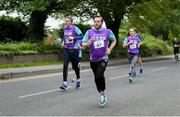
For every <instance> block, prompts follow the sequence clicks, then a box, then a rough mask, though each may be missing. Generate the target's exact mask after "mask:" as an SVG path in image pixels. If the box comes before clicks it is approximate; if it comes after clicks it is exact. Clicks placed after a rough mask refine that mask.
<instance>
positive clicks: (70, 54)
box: [63, 48, 80, 81]
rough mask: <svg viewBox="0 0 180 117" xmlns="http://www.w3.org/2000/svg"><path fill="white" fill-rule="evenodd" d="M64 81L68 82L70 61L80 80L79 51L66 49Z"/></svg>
mask: <svg viewBox="0 0 180 117" xmlns="http://www.w3.org/2000/svg"><path fill="white" fill-rule="evenodd" d="M63 61H64V65H63V81H67V75H68V65H69V61H71V63H72V68H73V70H74V71H75V73H76V78H77V79H79V78H80V72H79V71H80V69H79V66H78V64H79V52H78V49H66V48H65V50H64V56H63Z"/></svg>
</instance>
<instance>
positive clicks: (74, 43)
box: [64, 25, 77, 49]
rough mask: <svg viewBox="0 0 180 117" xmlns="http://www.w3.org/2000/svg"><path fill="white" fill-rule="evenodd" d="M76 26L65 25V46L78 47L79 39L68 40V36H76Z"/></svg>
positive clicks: (69, 47)
mask: <svg viewBox="0 0 180 117" xmlns="http://www.w3.org/2000/svg"><path fill="white" fill-rule="evenodd" d="M75 28H76V26H74V25H73V26H69V27H67V26H65V27H64V44H65V47H66V48H68V49H77V41H76V40H72V41H69V40H68V36H72V37H76V36H77V34H76V31H75Z"/></svg>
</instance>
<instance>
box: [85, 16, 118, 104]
mask: <svg viewBox="0 0 180 117" xmlns="http://www.w3.org/2000/svg"><path fill="white" fill-rule="evenodd" d="M102 24H103V17H102V16H97V17H95V18H94V28H92V29H90V30H88V31H87V32H86V34H85V36H84V38H83V48H85V47H90V66H91V69H92V71H93V73H94V78H95V84H96V87H97V90H98V92H99V93H100V100H99V104H100V106H101V107H104V106H105V105H106V104H107V95H106V83H105V76H104V72H105V70H106V66H107V63H108V55H109V54H110V53H111V51H112V49H113V48H114V46H115V45H116V38H115V36H114V34H113V32H112V31H111V30H110V29H105V28H102ZM109 41H111V45H110V47H109V48H108V43H109Z"/></svg>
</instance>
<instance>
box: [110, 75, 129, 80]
mask: <svg viewBox="0 0 180 117" xmlns="http://www.w3.org/2000/svg"><path fill="white" fill-rule="evenodd" d="M128 76H129V75H123V76H115V77H111V78H109V80H115V79H119V78H123V77H128Z"/></svg>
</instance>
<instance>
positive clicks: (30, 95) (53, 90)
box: [18, 86, 72, 99]
mask: <svg viewBox="0 0 180 117" xmlns="http://www.w3.org/2000/svg"><path fill="white" fill-rule="evenodd" d="M71 88H72V86H68V89H71ZM60 90H61V89H59V88H58V89H52V90H47V91H42V92H39V93H32V94H28V95H23V96H19V97H18V98H19V99H22V98H26V97H32V96H37V95H41V94H45V93H51V92H55V91H60Z"/></svg>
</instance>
